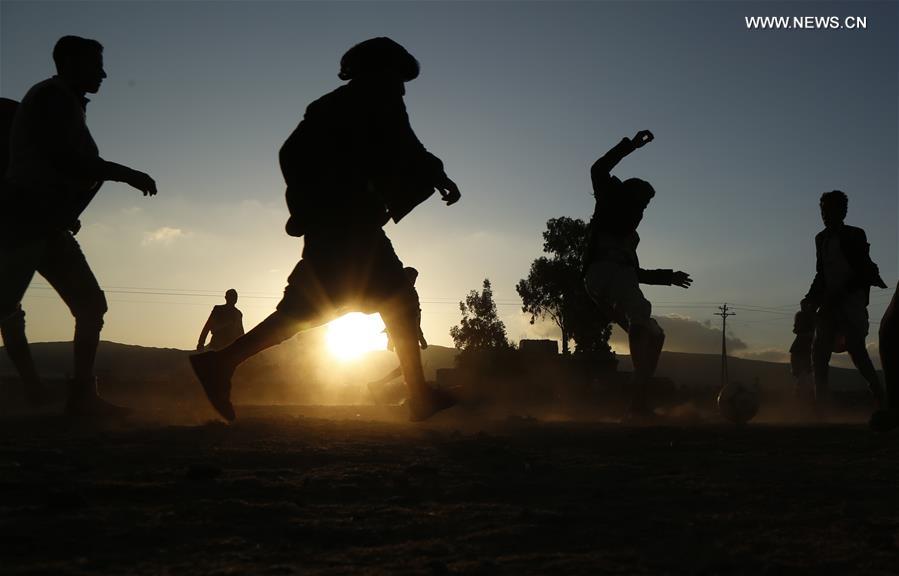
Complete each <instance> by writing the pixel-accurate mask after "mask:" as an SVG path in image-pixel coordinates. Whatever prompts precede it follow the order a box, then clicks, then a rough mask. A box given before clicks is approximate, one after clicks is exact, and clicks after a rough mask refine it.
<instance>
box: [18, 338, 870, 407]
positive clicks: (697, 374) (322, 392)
mask: <svg viewBox="0 0 899 576" xmlns="http://www.w3.org/2000/svg"><path fill="white" fill-rule="evenodd" d="M32 352H33V355H34V358H35V361H36V363H37V365H38V369H39V372H40V373H41V374H42V376H43V377H45V378H46V379H47V380H48V381H56V382H62V381H63V379H64V378H65V377H66V375H67V374H69V373H70V371H71V361H72V360H71V356H72V345H71V343H70V342H42V343H36V344H33V345H32ZM192 353H194V352H193V351H191V350H178V349H173V348H150V347H143V346H134V345H129V344H119V343H115V342H101V343H100V348H99V351H98V356H97V374H98V376H99V378H100V381H101V384H102V386H103V389H104V391H108V392H111V393H113V394H114V395H126V396H139V397H141V398H146V399H148V400H149V399H152V400H154V401H155V400H174V401H177V402H194V401H203V398H202V392H201V391H200V389H199V386H198V385H197V383H196V381H195V379H194V376H193V374H192V373H191V370H190V366H189V364H188V361H187V357H188V356H189V355H190V354H192ZM457 354H458V351H457V350H455V349H453V348H447V347H444V346H433V345H432V346H430V347H429V348H428V349H427V350H425V351H423V352H422V359H423V363H424V365H425V375H426V377H427V378H428V379H429V380H434V379H435V371H436V370H437V369H440V368H452V367H454V365H455V358H456V356H457ZM397 365H398V363H397V360H396V355H395V354H394V353H393V352H388V351H378V352H372V353H370V354H368V355H367V356H366V357H364V358H363V359H360V360H358V361H354V362H350V363H342V362H340V361H337V360H334V359H333V358H332V357H331V356H330V354H327V353H326V352H323V349H322V344H321V342H320V339H318V340H316V339H315V338H313V337H304V336H303V335H300V336H297V337H295V338H293V339H291V340H288V341H287V342H285V343H284V344H282V345H280V346H276V347H274V348H271V349H269V350H266V351H265V352H263V353H261V354H259V355H258V356H256V357H254V358H252V359H251V360H250V361H248V362H246V363H245V364H244V365H243V366H241V368H240V369H239V370H238V372H237V373H236V375H235V379H234V397H235V401H237V402H245V403H250V402H253V403H256V402H258V403H298V404H303V403H311V404H319V403H321V404H324V403H347V404H352V403H359V402H366V401H368V398H369V396H368V392H367V388H366V383H367V382H369V381H371V380H375V379H377V378H379V377H381V376H383V375H385V374H387V373H388V372H390V371H391V370H393V369H394V368H395V367H396V366H397ZM728 366H729V373H730V378H731V380H738V381H743V382H753V381H754V380H755V379H756V378H758V380H759V383H760V384H761V386H762V387H763V388H766V389H769V390H781V391H788V390H792V387H793V379H792V376H791V374H790V368H789V366H788V365H787V364H779V363H774V362H763V361H758V360H746V359H741V358H729V359H728ZM720 368H721V365H720V357H719V356H717V355H713V354H687V353H678V352H665V353H663V354H662V358H661V360H660V362H659V369H658V372H657V375H658V376H660V377H667V378H671V379H672V380H673V381H674V382H675V384H677V385H678V386H683V387H687V388H698V389H701V388H715V387H717V386H718V384H719V378H720ZM631 369H632V367H631V361H630V357H629V356H619V371H630V370H631ZM14 374H15V371H14V369H13V367H12V365H11V364H10V362H9V359H8V358H7V357H6V354H5V353H0V377H6V378H5V380H7V381H10V379H9V377H10V376H12V375H14ZM831 382H832V386H833V388H834V389H835V390H863V389H864V387H865V384H864V381H863V380H862V378H861V376H859V375H858V373H857V372H855V371H854V370H847V369H841V368H832V369H831ZM58 385H59V384H58Z"/></svg>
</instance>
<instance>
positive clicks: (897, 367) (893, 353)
mask: <svg viewBox="0 0 899 576" xmlns="http://www.w3.org/2000/svg"><path fill="white" fill-rule="evenodd" d="M897 292H899V287H897ZM896 294H897V293H896V292H894V293H893V299H892V300H891V301H890V305H889V306H888V307H887V309H886V312H884V314H883V319H882V320H881V321H880V333H879V337H880V340H879V344H880V364H881V366H883V376H884V380H885V382H886V406H887V408H888V409H890V410H892V411H894V412H899V311H897V307H899V306H897V303H896Z"/></svg>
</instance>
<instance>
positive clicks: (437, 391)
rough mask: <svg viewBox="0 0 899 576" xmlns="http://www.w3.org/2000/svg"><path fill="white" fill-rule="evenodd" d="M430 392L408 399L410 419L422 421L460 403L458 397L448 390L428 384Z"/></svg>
mask: <svg viewBox="0 0 899 576" xmlns="http://www.w3.org/2000/svg"><path fill="white" fill-rule="evenodd" d="M426 388H427V390H428V392H426V393H425V394H424V395H422V396H419V397H417V398H409V399H407V402H406V403H407V404H408V405H409V420H410V421H412V422H421V421H423V420H427V419H428V418H430V417H431V416H433V415H434V414H436V413H438V412H440V411H441V410H446V409H447V408H452V407H453V406H455V405H456V404H458V402H459V401H458V399H457V398H456V397H455V396H454V395H453V394H451V393H450V392H449V391H448V390H445V389H442V388H432V387H431V386H426Z"/></svg>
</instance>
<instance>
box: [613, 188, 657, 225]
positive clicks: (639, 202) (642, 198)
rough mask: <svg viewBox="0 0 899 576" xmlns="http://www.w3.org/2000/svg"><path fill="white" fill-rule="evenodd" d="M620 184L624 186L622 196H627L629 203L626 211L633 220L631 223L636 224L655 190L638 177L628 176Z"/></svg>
mask: <svg viewBox="0 0 899 576" xmlns="http://www.w3.org/2000/svg"><path fill="white" fill-rule="evenodd" d="M621 185H622V186H623V188H624V197H625V198H627V202H628V204H629V210H628V212H630V213H631V218H633V220H634V221H633V225H634V226H636V225H637V224H639V223H640V221H641V220H642V219H643V211H644V210H646V207H647V206H649V201H650V200H652V199H653V198H654V197H655V195H656V191H655V189H654V188H653V187H652V184H650V183H649V182H647V181H646V180H641V179H640V178H628V179H627V180H625V181H624V182H622V183H621Z"/></svg>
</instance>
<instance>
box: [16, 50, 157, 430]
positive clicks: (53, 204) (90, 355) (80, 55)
mask: <svg viewBox="0 0 899 576" xmlns="http://www.w3.org/2000/svg"><path fill="white" fill-rule="evenodd" d="M53 61H54V62H55V63H56V70H57V75H56V76H53V77H52V78H50V79H48V80H44V81H43V82H39V83H38V84H36V85H34V86H33V87H32V88H31V89H30V90H29V91H28V93H27V94H26V95H25V98H24V99H23V100H22V102H21V104H20V105H19V107H18V110H17V111H16V114H15V117H14V119H13V124H12V128H11V133H10V150H9V167H8V168H7V171H6V178H5V182H4V188H3V198H2V213H3V222H2V228H3V231H2V232H0V329H2V334H3V342H4V344H5V345H6V351H7V353H8V354H9V356H10V358H11V359H12V362H13V364H14V365H15V366H16V368H17V370H18V371H19V374H20V375H21V377H22V379H23V380H24V381H25V382H26V385H34V386H38V385H39V380H38V376H37V371H36V370H35V367H34V362H33V361H32V358H31V354H30V352H29V349H28V341H27V340H26V338H25V313H24V312H23V311H22V308H21V300H22V297H23V296H24V294H25V290H26V289H27V288H28V285H29V283H30V282H31V279H32V277H33V276H34V273H35V272H37V273H39V274H40V275H41V276H43V277H44V278H45V279H46V280H47V282H49V283H50V285H51V286H53V288H54V289H55V290H56V291H57V292H58V293H59V295H60V296H61V297H62V299H63V300H64V301H65V303H66V305H67V306H68V307H69V310H71V312H72V315H73V316H75V339H74V350H75V354H74V356H75V357H74V378H73V379H72V380H71V382H70V383H69V396H68V401H67V404H66V412H67V413H68V414H69V415H70V416H75V417H82V416H88V417H89V416H95V415H100V416H102V415H107V414H116V413H121V411H122V409H120V408H118V407H116V406H113V405H112V404H109V403H107V402H106V401H104V400H103V399H102V398H100V396H99V395H98V394H97V386H96V380H95V378H94V358H95V356H96V352H97V345H98V343H99V340H100V329H101V328H102V326H103V315H104V313H105V312H106V298H105V297H104V295H103V291H102V290H101V289H100V286H99V285H98V284H97V280H96V278H94V274H93V272H91V269H90V267H89V266H88V264H87V260H85V258H84V254H82V252H81V248H80V247H79V245H78V242H76V241H75V238H74V237H73V233H74V232H77V230H78V228H79V227H80V223H79V221H78V217H79V215H80V214H81V212H82V210H84V208H85V207H87V205H88V203H89V202H90V201H91V199H92V198H93V197H94V195H95V194H96V193H97V190H99V188H100V186H101V185H102V183H103V182H104V181H107V180H113V181H117V182H125V183H127V184H129V185H130V186H133V187H134V188H137V189H138V190H141V191H142V192H143V193H144V195H145V196H146V195H148V194H149V195H154V194H156V183H155V182H154V181H153V179H152V178H150V177H149V176H147V175H146V174H144V173H143V172H138V171H136V170H132V169H131V168H127V167H125V166H122V165H120V164H115V163H113V162H107V161H106V160H104V159H103V158H101V157H100V155H99V152H98V149H97V145H96V144H95V143H94V139H93V138H92V137H91V133H90V131H89V130H88V129H87V124H86V123H85V111H86V107H87V103H88V99H87V98H85V97H84V95H85V94H94V93H96V92H97V91H98V90H99V89H100V84H101V83H102V82H103V79H104V78H106V72H105V71H104V70H103V46H102V45H101V44H100V43H99V42H97V41H96V40H87V39H85V38H79V37H77V36H64V37H63V38H60V39H59V41H58V42H57V43H56V46H55V47H54V48H53Z"/></svg>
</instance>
